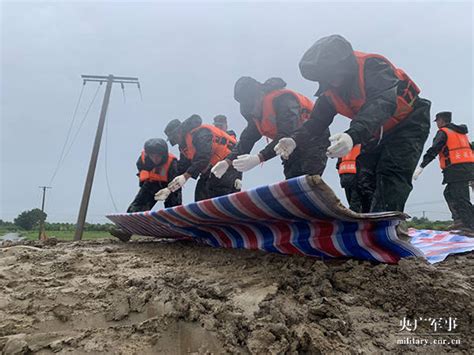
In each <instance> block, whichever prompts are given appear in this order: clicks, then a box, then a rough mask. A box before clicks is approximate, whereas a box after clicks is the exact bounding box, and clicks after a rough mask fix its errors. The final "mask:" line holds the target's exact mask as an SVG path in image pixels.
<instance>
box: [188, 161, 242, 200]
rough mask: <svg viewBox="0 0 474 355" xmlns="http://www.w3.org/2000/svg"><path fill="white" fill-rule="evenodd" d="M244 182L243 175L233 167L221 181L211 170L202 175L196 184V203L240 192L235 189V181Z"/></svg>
mask: <svg viewBox="0 0 474 355" xmlns="http://www.w3.org/2000/svg"><path fill="white" fill-rule="evenodd" d="M236 179H240V180H242V173H239V172H238V171H237V170H235V169H234V168H233V167H230V168H229V169H227V171H226V172H225V174H224V175H222V177H221V178H220V179H218V178H216V177H215V175H214V174H212V173H211V170H208V171H206V172H205V173H201V175H200V176H199V179H198V181H197V183H196V190H195V191H194V201H196V202H197V201H201V200H206V199H208V198H214V197H219V196H224V195H229V194H233V193H234V192H239V191H240V190H237V189H236V188H235V180H236Z"/></svg>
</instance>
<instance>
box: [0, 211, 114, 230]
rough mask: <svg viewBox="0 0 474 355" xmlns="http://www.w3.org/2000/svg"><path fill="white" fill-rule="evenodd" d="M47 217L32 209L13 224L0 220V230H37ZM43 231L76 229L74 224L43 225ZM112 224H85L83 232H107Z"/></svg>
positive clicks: (22, 213) (17, 218)
mask: <svg viewBox="0 0 474 355" xmlns="http://www.w3.org/2000/svg"><path fill="white" fill-rule="evenodd" d="M46 217H47V215H46V213H44V212H41V210H40V209H39V208H34V209H32V210H30V211H23V212H21V213H20V214H19V215H18V216H17V217H16V218H15V219H14V220H13V222H9V221H4V220H1V219H0V228H1V229H3V230H7V231H16V230H18V229H21V230H25V231H30V230H33V229H37V228H39V224H40V222H41V220H42V218H44V219H46ZM44 226H45V229H46V230H47V231H48V230H49V231H74V230H75V229H76V224H75V223H50V222H46V223H45V225H44ZM111 226H113V224H111V223H103V224H101V223H86V224H85V225H84V230H85V231H107V230H108V229H109V228H110V227H111Z"/></svg>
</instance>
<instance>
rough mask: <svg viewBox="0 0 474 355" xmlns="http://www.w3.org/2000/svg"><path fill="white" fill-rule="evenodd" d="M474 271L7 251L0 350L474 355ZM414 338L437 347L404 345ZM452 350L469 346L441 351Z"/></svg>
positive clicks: (63, 248)
mask: <svg viewBox="0 0 474 355" xmlns="http://www.w3.org/2000/svg"><path fill="white" fill-rule="evenodd" d="M473 270H474V254H472V253H471V254H467V255H461V256H456V257H450V258H448V259H447V260H446V261H445V262H442V263H440V264H436V265H435V266H431V265H429V264H427V263H426V262H424V261H422V260H413V259H411V260H403V261H401V262H400V263H399V265H383V264H372V263H369V262H362V261H355V260H348V261H326V262H323V261H320V260H315V259H311V258H306V257H297V256H280V255H274V254H265V253H261V252H253V251H243V250H221V249H212V248H209V247H206V246H201V245H195V244H193V243H191V242H185V241H180V242H172V243H170V242H159V241H156V240H150V239H140V240H138V241H133V242H130V243H128V244H123V243H120V242H118V241H117V242H116V241H114V240H101V241H89V242H61V243H57V244H54V241H53V242H49V243H46V244H44V243H40V242H26V244H23V245H14V246H12V245H5V244H4V245H3V246H2V247H1V249H0V350H2V349H3V350H2V351H3V353H5V354H23V353H24V354H26V353H36V354H51V353H57V354H63V353H68V354H82V353H101V352H106V353H115V354H157V353H164V354H181V353H216V354H217V353H244V354H245V353H255V354H265V353H274V354H283V353H289V354H290V353H291V354H296V353H308V354H327V353H353V354H359V353H381V352H384V353H387V352H390V353H396V352H400V353H401V352H426V353H431V354H433V353H445V352H456V353H465V354H468V353H470V351H472V349H474V347H473V342H474V341H473V336H472V335H473V334H472V329H473V326H472V321H473V316H474V304H473V298H472V295H473V292H472V281H473V277H474V276H473V275H474V274H473ZM449 317H451V328H454V321H455V323H456V324H455V325H456V328H455V329H451V331H448V327H449ZM420 318H421V320H420ZM429 318H432V319H434V318H438V320H437V321H436V322H435V323H431V322H432V320H431V321H430V320H428V319H429ZM439 318H441V319H439ZM415 319H417V325H416V329H414V320H415ZM404 321H405V324H403V323H404ZM408 321H411V324H408V323H407V322H408ZM435 325H437V329H436V331H435V330H434V326H435ZM403 326H405V329H403V331H402V327H403ZM410 329H411V331H410ZM404 339H405V340H406V339H408V340H409V341H410V339H411V341H412V342H415V341H416V339H418V341H420V339H425V340H426V341H428V342H429V343H430V344H429V345H420V344H411V345H402V344H397V341H398V342H401V341H404ZM443 339H444V341H445V342H448V343H449V342H451V341H454V342H458V341H459V342H460V344H456V345H451V344H445V345H433V344H432V343H433V342H434V341H435V340H436V341H438V342H440V341H443Z"/></svg>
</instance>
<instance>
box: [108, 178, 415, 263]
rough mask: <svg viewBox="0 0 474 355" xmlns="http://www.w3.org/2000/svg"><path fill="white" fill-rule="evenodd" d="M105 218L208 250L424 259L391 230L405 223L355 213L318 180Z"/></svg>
mask: <svg viewBox="0 0 474 355" xmlns="http://www.w3.org/2000/svg"><path fill="white" fill-rule="evenodd" d="M107 217H108V218H109V219H110V220H112V221H113V222H114V223H115V224H116V225H118V226H119V227H121V228H122V229H125V230H127V231H129V232H130V233H134V234H138V235H144V236H154V237H173V238H174V237H178V238H182V237H187V238H192V239H195V240H198V241H201V242H204V243H206V244H209V245H211V246H214V247H223V248H245V249H260V250H264V251H268V252H274V253H282V254H301V255H307V256H314V257H320V258H343V257H351V258H357V259H365V260H372V261H379V262H384V263H396V262H397V261H398V260H399V259H400V258H404V257H409V256H421V257H422V256H423V253H422V252H421V251H420V250H419V249H418V248H416V247H414V246H412V245H411V244H410V243H408V242H405V241H403V240H400V239H399V238H398V236H397V233H396V230H395V228H396V226H397V224H398V223H399V222H400V220H402V219H404V218H405V217H406V215H404V214H402V213H399V212H383V213H371V214H363V215H362V214H357V213H354V212H352V211H350V210H349V209H347V208H345V207H344V206H343V205H342V204H341V203H340V201H339V200H338V199H337V197H336V196H335V194H334V193H333V192H332V190H331V189H330V188H329V187H328V186H327V185H326V184H325V183H324V182H323V181H322V179H321V178H320V177H319V176H301V177H297V178H294V179H291V180H286V181H282V182H280V183H276V184H273V185H269V186H261V187H257V188H255V189H252V190H248V191H242V192H239V193H235V194H232V195H227V196H222V197H218V198H214V199H209V200H205V201H200V202H196V203H191V204H188V205H183V206H177V207H173V208H167V209H162V210H159V211H148V212H138V213H129V214H114V215H109V216H107Z"/></svg>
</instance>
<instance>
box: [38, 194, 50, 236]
mask: <svg viewBox="0 0 474 355" xmlns="http://www.w3.org/2000/svg"><path fill="white" fill-rule="evenodd" d="M38 187H39V188H40V189H43V200H42V202H41V212H43V213H44V200H45V198H46V189H51V187H50V186H38ZM43 216H44V215H43ZM43 216H42V217H41V221H40V228H39V233H38V240H41V239H42V237H43V236H45V234H44V217H43Z"/></svg>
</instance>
